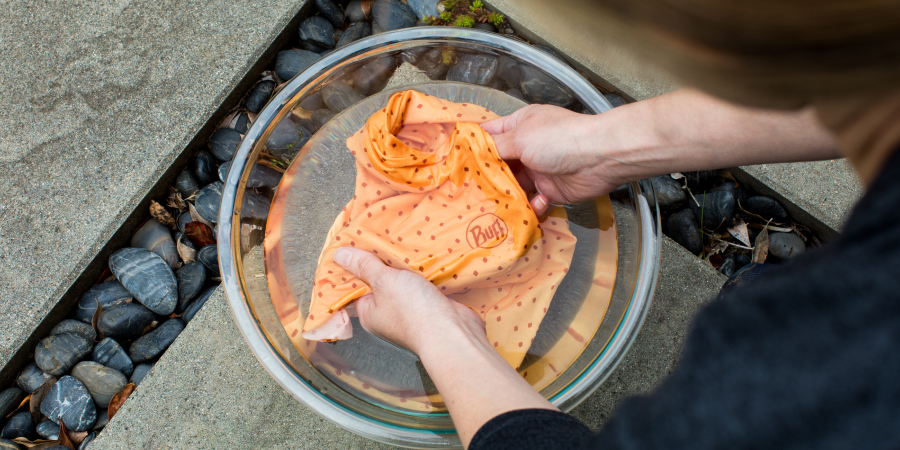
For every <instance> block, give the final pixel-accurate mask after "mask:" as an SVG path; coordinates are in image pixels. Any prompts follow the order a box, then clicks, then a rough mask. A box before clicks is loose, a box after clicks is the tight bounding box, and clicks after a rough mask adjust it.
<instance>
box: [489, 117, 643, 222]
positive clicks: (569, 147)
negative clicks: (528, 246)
mask: <svg viewBox="0 0 900 450" xmlns="http://www.w3.org/2000/svg"><path fill="white" fill-rule="evenodd" d="M601 117H602V116H595V115H587V114H578V113H574V112H572V111H569V110H567V109H563V108H560V107H557V106H550V105H529V106H526V107H524V108H522V109H520V110H518V111H516V112H515V113H513V114H510V115H508V116H505V117H500V118H497V119H494V120H490V121H488V122H485V123H483V124H481V127H482V128H483V129H484V130H485V131H487V132H488V133H489V134H491V136H492V137H493V138H494V142H495V143H496V144H497V150H498V151H499V153H500V157H501V158H503V159H504V160H506V161H507V162H509V163H510V166H511V168H512V170H513V171H514V172H515V171H516V167H515V166H516V163H515V161H514V160H518V162H520V163H521V165H523V166H524V170H523V171H520V172H519V173H517V174H516V178H517V179H518V181H519V184H520V185H521V186H522V189H523V190H525V191H526V192H528V191H532V190H536V191H537V192H538V194H539V195H536V196H535V197H534V198H532V200H531V206H532V208H534V211H535V214H537V216H538V217H540V216H543V215H544V214H545V213H546V212H547V211H548V210H549V209H550V208H549V206H550V205H549V204H548V200H549V202H553V203H556V204H566V203H578V202H583V201H587V200H591V199H594V198H597V197H599V196H601V195H604V194H607V193H609V192H611V191H613V190H614V189H616V188H617V187H619V186H621V185H622V184H624V183H625V182H627V181H628V180H619V179H617V178H616V177H615V176H614V174H611V173H610V171H608V170H604V169H603V163H604V160H608V159H609V158H608V157H605V156H604V155H603V154H602V152H601V151H600V147H601V145H602V143H601V142H595V139H594V138H592V137H591V134H592V133H591V132H592V131H593V133H596V130H592V128H596V126H597V123H598V122H600V121H601V120H602V119H601Z"/></svg>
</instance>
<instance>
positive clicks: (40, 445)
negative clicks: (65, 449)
mask: <svg viewBox="0 0 900 450" xmlns="http://www.w3.org/2000/svg"><path fill="white" fill-rule="evenodd" d="M13 442H15V443H16V444H19V445H21V446H22V447H25V448H27V449H30V450H44V449H47V448H53V447H55V446H57V445H60V444H59V441H57V440H53V441H48V440H46V439H38V440H36V441H29V440H28V439H25V438H23V437H18V438H15V439H13Z"/></svg>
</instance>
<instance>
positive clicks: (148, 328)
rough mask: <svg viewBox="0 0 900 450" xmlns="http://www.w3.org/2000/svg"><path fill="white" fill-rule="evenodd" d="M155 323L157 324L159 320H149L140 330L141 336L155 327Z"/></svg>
mask: <svg viewBox="0 0 900 450" xmlns="http://www.w3.org/2000/svg"><path fill="white" fill-rule="evenodd" d="M157 325H159V322H157V321H155V320H154V321H153V322H150V325H147V326H146V327H144V331H141V336H143V335H145V334H147V333H149V332H151V331H153V329H154V328H156V326H157Z"/></svg>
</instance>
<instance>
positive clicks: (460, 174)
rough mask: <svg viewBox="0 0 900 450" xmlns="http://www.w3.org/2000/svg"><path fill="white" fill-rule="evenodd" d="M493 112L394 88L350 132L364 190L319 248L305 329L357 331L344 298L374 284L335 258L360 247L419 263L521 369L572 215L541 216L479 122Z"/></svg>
mask: <svg viewBox="0 0 900 450" xmlns="http://www.w3.org/2000/svg"><path fill="white" fill-rule="evenodd" d="M494 117H496V115H494V114H493V113H492V112H490V111H489V110H487V109H485V108H483V107H480V106H477V105H472V104H466V103H460V104H457V103H453V102H449V101H446V100H443V99H439V98H436V97H432V96H428V95H426V94H421V93H419V92H416V91H412V90H410V91H404V92H399V93H396V94H394V95H393V96H391V98H390V100H389V101H388V104H387V106H386V107H385V108H384V109H382V110H379V111H377V112H376V113H374V114H373V115H372V116H371V117H370V118H369V120H368V121H367V122H366V125H365V126H364V127H363V128H362V129H361V130H360V131H359V132H358V133H355V134H354V135H353V136H352V137H350V138H349V139H347V147H348V149H349V150H350V151H351V153H352V154H353V155H354V156H355V157H356V160H357V162H356V166H357V176H356V190H355V195H354V197H353V200H351V201H350V203H348V204H347V206H346V207H345V208H344V209H343V211H342V212H341V213H340V214H339V215H338V217H337V218H336V219H335V222H334V225H333V226H332V228H331V230H330V231H329V233H328V237H327V239H326V243H325V247H324V249H323V251H322V254H321V255H320V257H319V266H318V268H317V270H316V275H315V286H314V288H313V298H312V302H311V305H310V312H309V316H308V317H307V318H306V321H305V323H304V324H303V329H302V332H303V337H304V338H306V339H312V340H334V339H346V338H348V337H350V336H351V335H352V331H351V328H350V326H349V319H348V315H347V313H346V311H345V310H344V309H343V308H345V307H346V306H347V305H349V304H350V303H351V302H352V301H354V300H356V299H358V298H360V297H362V296H363V295H366V294H368V293H371V289H370V288H369V287H368V286H367V285H366V284H365V283H364V282H363V281H362V280H360V279H358V278H356V277H355V276H354V275H353V274H351V273H350V272H347V271H346V270H344V269H342V268H341V267H340V266H338V265H337V264H335V263H334V262H333V259H332V257H333V254H334V251H335V250H336V249H338V248H340V247H344V246H352V247H356V248H360V249H363V250H367V251H370V252H373V253H374V254H376V255H377V256H378V257H380V258H381V259H382V261H384V262H385V264H387V265H389V266H391V267H394V268H398V269H408V270H413V271H416V272H418V273H421V274H422V275H423V276H425V278H427V279H428V280H430V281H431V282H433V283H434V284H435V285H436V286H438V287H439V288H440V289H441V291H442V292H443V293H444V294H445V295H447V296H448V297H450V298H451V299H453V300H456V301H458V302H461V303H463V304H465V305H467V306H469V307H471V308H472V309H473V310H475V311H477V312H479V313H480V314H481V316H482V317H483V318H484V320H485V323H486V328H487V335H488V338H489V339H490V341H491V342H492V343H493V344H494V346H495V347H496V348H497V350H498V351H499V352H500V353H501V355H503V356H504V358H505V359H506V360H507V361H509V363H510V364H511V365H513V366H514V367H518V365H519V364H520V363H521V361H522V358H524V356H525V352H526V351H527V350H528V347H529V346H530V344H531V340H532V339H533V338H534V335H535V333H536V331H537V328H538V326H539V325H540V322H541V320H542V319H543V317H544V314H545V313H546V311H547V306H548V305H549V303H550V300H551V299H552V297H553V294H554V293H555V290H556V287H557V286H558V285H559V283H560V281H561V280H562V279H563V277H564V276H565V274H566V272H568V268H569V264H570V262H571V260H572V254H573V251H574V248H575V237H574V236H573V235H572V234H571V233H570V232H569V230H568V221H567V220H565V219H559V218H551V219H550V220H545V221H543V222H541V223H539V221H538V219H537V217H536V216H535V214H534V211H533V210H532V209H531V207H530V205H529V203H528V199H527V197H526V195H525V193H524V192H523V191H522V189H521V188H520V187H519V184H518V183H517V182H516V180H515V177H514V175H513V174H512V173H511V171H510V169H509V167H508V166H507V165H506V163H505V162H503V161H502V160H501V159H500V158H499V156H498V154H497V148H496V147H495V145H494V141H493V139H492V138H491V136H490V135H489V134H488V133H486V132H485V131H484V130H482V129H481V127H480V126H479V125H478V124H479V123H482V122H484V121H486V120H489V119H492V118H494ZM423 325H427V324H423Z"/></svg>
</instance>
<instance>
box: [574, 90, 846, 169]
mask: <svg viewBox="0 0 900 450" xmlns="http://www.w3.org/2000/svg"><path fill="white" fill-rule="evenodd" d="M604 116H606V117H604ZM587 120H589V121H593V122H588V123H586V124H585V126H586V127H587V128H588V129H587V130H586V133H587V136H589V137H588V139H586V140H585V142H586V145H591V146H592V148H594V149H596V150H595V151H597V152H598V153H599V154H600V155H601V156H600V158H601V161H600V164H601V165H602V166H603V168H604V170H606V171H608V173H611V174H615V176H616V177H617V178H619V179H621V180H623V181H631V180H637V179H641V178H646V177H649V176H654V175H661V174H665V173H673V172H687V171H694V170H708V169H719V168H725V167H734V166H744V165H753V164H767V163H781V162H797V161H815V160H824V159H832V158H838V157H840V156H841V155H840V153H839V152H838V148H837V142H836V141H835V139H834V137H833V136H832V135H831V133H830V132H829V131H828V130H826V129H825V128H824V127H823V126H822V125H821V124H820V123H819V121H818V119H817V118H816V117H815V113H814V111H812V110H811V109H805V110H801V111H791V112H782V111H769V110H759V109H750V108H745V107H741V106H736V105H732V104H730V103H727V102H724V101H721V100H718V99H715V98H713V97H709V96H707V95H705V94H702V93H700V92H697V91H693V90H688V89H684V90H680V91H676V92H672V93H670V94H666V95H661V96H659V97H655V98H652V99H648V100H644V101H641V102H637V103H633V104H630V105H626V106H622V107H620V108H616V109H615V110H613V111H610V112H607V113H605V114H602V115H600V116H594V117H590V118H589V119H587ZM601 120H602V121H604V122H603V123H602V124H601V123H600V122H599V121H601ZM597 143H601V144H600V145H599V146H598V145H597Z"/></svg>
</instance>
